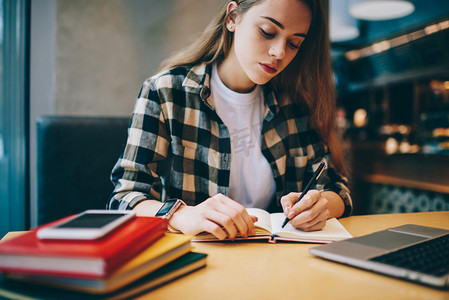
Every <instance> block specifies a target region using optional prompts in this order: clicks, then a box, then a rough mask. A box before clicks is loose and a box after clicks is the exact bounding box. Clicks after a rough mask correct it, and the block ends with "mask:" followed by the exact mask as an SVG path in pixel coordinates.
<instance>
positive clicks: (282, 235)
mask: <svg viewBox="0 0 449 300" xmlns="http://www.w3.org/2000/svg"><path fill="white" fill-rule="evenodd" d="M246 210H247V211H248V213H249V214H250V215H253V216H256V217H257V218H258V221H257V222H256V223H255V224H254V225H255V226H256V234H255V235H253V236H249V237H248V238H243V237H237V238H236V239H235V240H267V241H268V242H271V243H275V242H276V241H292V242H308V243H330V242H333V241H339V240H344V239H347V238H351V237H352V235H351V234H350V233H349V232H348V231H347V230H346V229H345V228H344V227H343V225H341V223H340V222H339V221H338V220H337V219H335V218H333V219H329V220H327V223H326V226H325V227H324V228H323V229H322V230H317V231H311V232H305V231H301V230H298V229H295V228H294V227H293V226H292V225H291V224H287V225H286V226H285V227H284V228H281V225H282V223H283V222H284V219H285V215H284V214H283V213H273V214H270V213H268V212H267V211H265V210H263V209H259V208H247V209H246ZM192 241H196V242H199V241H202V242H205V241H219V240H218V239H217V238H215V237H214V236H213V235H212V234H210V233H200V234H198V235H197V236H195V237H194V238H193V239H192Z"/></svg>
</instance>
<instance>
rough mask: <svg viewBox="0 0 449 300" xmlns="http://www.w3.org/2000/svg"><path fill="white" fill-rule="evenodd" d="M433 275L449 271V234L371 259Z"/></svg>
mask: <svg viewBox="0 0 449 300" xmlns="http://www.w3.org/2000/svg"><path fill="white" fill-rule="evenodd" d="M370 261H375V262H380V263H384V264H388V265H392V266H395V267H400V268H404V269H408V270H412V271H416V272H421V273H424V274H429V275H433V276H437V277H438V276H443V275H445V274H448V273H449V234H447V235H444V236H441V237H439V238H435V239H432V240H427V241H425V242H422V243H419V244H416V245H413V246H410V247H407V248H403V249H399V250H397V251H394V252H391V253H388V254H384V255H381V256H378V257H374V258H372V259H370Z"/></svg>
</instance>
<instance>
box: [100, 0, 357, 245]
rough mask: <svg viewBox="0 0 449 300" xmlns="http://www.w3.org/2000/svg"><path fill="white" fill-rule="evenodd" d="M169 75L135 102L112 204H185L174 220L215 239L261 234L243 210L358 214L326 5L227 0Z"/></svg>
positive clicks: (153, 81) (296, 218)
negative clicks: (346, 173) (338, 113)
mask: <svg viewBox="0 0 449 300" xmlns="http://www.w3.org/2000/svg"><path fill="white" fill-rule="evenodd" d="M163 70H165V71H162V72H161V73H159V74H157V75H156V76H154V77H152V78H150V79H148V80H146V81H145V82H144V84H143V87H142V90H141V92H140V94H139V97H138V99H137V103H136V106H135V109H134V112H133V117H132V123H131V126H130V128H129V132H128V134H129V136H128V141H127V145H126V148H125V150H124V153H123V155H122V156H121V157H120V159H119V160H118V162H117V164H116V165H115V167H114V169H113V171H112V175H111V178H112V181H113V183H114V184H115V190H114V192H113V194H112V196H111V199H110V203H109V208H110V209H133V210H135V211H136V213H137V214H138V215H146V216H154V215H155V213H156V212H157V211H158V210H159V209H160V207H161V206H162V203H161V201H165V200H167V199H169V198H178V199H182V200H183V205H181V206H180V208H178V209H177V210H176V211H175V212H174V214H173V215H172V217H171V218H170V220H169V224H170V226H171V227H173V228H175V229H177V230H180V231H181V232H183V233H186V234H192V235H194V234H197V233H200V232H203V231H207V232H210V233H212V234H214V235H215V236H217V237H218V238H220V239H224V238H226V237H229V238H231V239H233V238H235V237H236V236H237V235H238V234H240V235H242V236H244V237H246V236H248V235H251V234H254V230H255V229H254V222H255V221H256V218H255V217H253V216H250V215H248V213H247V212H246V210H245V207H259V208H263V209H266V210H269V211H276V210H278V211H281V210H282V211H283V212H284V214H285V215H286V216H288V217H289V219H291V221H290V223H291V224H292V225H293V226H295V227H296V228H298V229H302V230H309V231H310V230H318V229H321V228H323V227H324V225H325V222H326V220H327V219H328V218H329V217H341V216H347V215H349V214H350V213H351V210H352V202H351V198H350V194H349V190H348V188H347V182H346V179H345V177H343V175H342V174H343V170H344V168H343V158H342V153H341V149H340V148H339V144H338V140H337V138H336V135H335V132H334V112H335V99H334V85H333V82H332V73H331V67H330V53H329V42H328V34H327V28H326V23H325V20H324V17H323V11H322V7H321V4H320V0H242V1H231V2H230V3H229V4H228V5H227V6H226V8H225V9H224V12H223V13H222V14H221V15H220V16H219V17H218V18H217V19H216V20H215V21H214V22H213V23H212V24H211V25H210V26H209V28H208V29H207V30H206V31H205V32H204V34H203V35H202V36H201V37H200V39H199V40H198V41H197V42H196V43H194V44H193V45H192V46H191V47H190V48H188V49H186V50H185V51H183V52H181V53H180V54H179V55H177V56H175V57H173V58H171V59H170V60H168V61H167V62H166V63H165V65H164V67H163ZM322 161H325V162H326V163H327V166H328V167H327V169H326V171H325V172H324V173H323V174H322V176H321V177H320V179H319V181H318V183H317V185H316V186H315V189H312V190H310V191H309V192H308V193H307V194H306V195H305V197H304V198H303V199H302V200H301V201H299V202H298V203H297V204H294V203H295V201H296V200H297V199H298V197H299V195H300V194H301V193H300V192H301V190H302V189H303V186H305V185H306V184H307V182H308V180H309V179H310V178H311V176H312V174H313V172H314V170H315V169H316V168H317V166H318V165H319V163H320V162H322Z"/></svg>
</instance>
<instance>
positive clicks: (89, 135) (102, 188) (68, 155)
mask: <svg viewBox="0 0 449 300" xmlns="http://www.w3.org/2000/svg"><path fill="white" fill-rule="evenodd" d="M129 123H130V118H126V117H84V116H82V117H81V116H41V117H39V118H38V120H37V124H36V126H37V210H38V217H37V221H38V224H39V225H41V224H45V223H48V222H50V221H53V220H56V219H59V218H62V217H65V216H68V215H71V214H75V213H79V212H82V211H84V210H86V209H105V208H106V205H107V202H108V198H109V195H110V194H111V192H112V190H113V185H112V183H111V181H110V179H109V178H110V172H111V170H112V168H113V166H114V164H115V163H116V161H117V159H118V158H119V156H120V155H121V153H122V151H123V150H124V147H125V143H126V136H127V128H128V126H129Z"/></svg>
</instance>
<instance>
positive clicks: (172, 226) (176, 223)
mask: <svg viewBox="0 0 449 300" xmlns="http://www.w3.org/2000/svg"><path fill="white" fill-rule="evenodd" d="M186 209H187V210H188V209H189V208H188V206H187V205H186V204H184V203H183V205H181V206H180V207H179V208H178V210H177V211H176V212H175V213H174V214H173V215H172V217H171V218H170V220H168V226H169V227H168V228H169V230H170V231H171V232H182V216H183V214H184V213H185V211H186Z"/></svg>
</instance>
